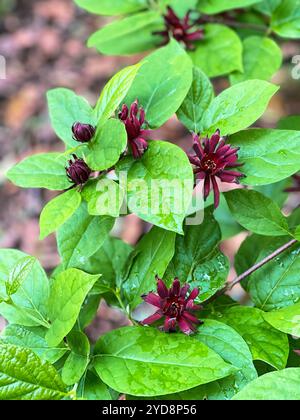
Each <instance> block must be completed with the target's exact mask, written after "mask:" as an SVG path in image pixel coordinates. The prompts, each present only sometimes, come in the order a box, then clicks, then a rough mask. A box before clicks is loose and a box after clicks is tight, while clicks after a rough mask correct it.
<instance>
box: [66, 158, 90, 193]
mask: <svg viewBox="0 0 300 420" xmlns="http://www.w3.org/2000/svg"><path fill="white" fill-rule="evenodd" d="M72 156H73V160H72V159H70V160H69V162H68V163H69V166H68V167H66V172H67V176H68V178H69V180H70V182H72V183H73V184H74V185H80V186H83V185H84V184H85V183H86V182H87V181H88V180H89V178H90V175H91V173H92V170H91V169H90V168H89V167H88V165H87V164H86V163H85V161H84V160H83V159H79V158H78V157H77V156H76V155H72Z"/></svg>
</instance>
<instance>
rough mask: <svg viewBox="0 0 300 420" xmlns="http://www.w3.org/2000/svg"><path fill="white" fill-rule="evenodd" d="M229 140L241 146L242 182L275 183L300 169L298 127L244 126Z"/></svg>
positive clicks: (252, 183)
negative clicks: (276, 128)
mask: <svg viewBox="0 0 300 420" xmlns="http://www.w3.org/2000/svg"><path fill="white" fill-rule="evenodd" d="M261 83H266V82H261ZM236 86H239V85H236ZM236 86H235V87H236ZM230 143H231V144H232V145H233V146H236V147H240V151H239V161H240V162H242V163H243V164H244V165H243V166H242V167H241V171H242V172H244V173H245V175H246V178H244V179H243V184H248V185H267V184H273V183H274V182H278V181H281V180H283V179H285V178H287V177H289V176H291V175H293V174H294V173H296V172H298V170H300V159H299V158H300V152H299V150H300V132H298V131H288V130H268V129H251V130H245V131H242V132H240V133H238V134H235V135H233V136H231V137H230Z"/></svg>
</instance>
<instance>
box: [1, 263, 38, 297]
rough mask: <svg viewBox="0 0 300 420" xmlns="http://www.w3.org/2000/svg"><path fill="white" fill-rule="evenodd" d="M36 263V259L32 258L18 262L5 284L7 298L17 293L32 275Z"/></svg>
mask: <svg viewBox="0 0 300 420" xmlns="http://www.w3.org/2000/svg"><path fill="white" fill-rule="evenodd" d="M35 263H36V259H35V258H34V257H30V256H28V257H24V258H22V259H21V260H18V262H17V263H16V265H15V266H14V267H13V269H12V270H11V271H10V273H9V277H8V280H7V281H6V282H5V287H6V293H7V296H11V295H14V294H15V293H17V291H18V290H19V288H20V287H21V286H22V284H23V283H24V281H25V280H26V279H27V277H28V276H29V274H30V273H31V271H32V269H33V266H34V265H35Z"/></svg>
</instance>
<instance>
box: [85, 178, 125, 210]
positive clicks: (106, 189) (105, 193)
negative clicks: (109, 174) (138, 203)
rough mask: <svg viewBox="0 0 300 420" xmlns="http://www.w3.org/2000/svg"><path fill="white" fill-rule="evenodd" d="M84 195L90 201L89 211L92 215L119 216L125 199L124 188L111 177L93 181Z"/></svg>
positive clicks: (86, 188)
mask: <svg viewBox="0 0 300 420" xmlns="http://www.w3.org/2000/svg"><path fill="white" fill-rule="evenodd" d="M82 195H83V198H84V199H85V201H86V202H87V203H88V213H89V214H90V215H92V216H112V217H119V215H120V211H121V207H122V204H123V202H124V199H125V191H124V189H123V188H121V187H120V184H119V183H117V182H115V181H113V180H112V179H110V178H101V179H98V180H93V181H91V182H90V183H89V184H88V185H87V186H86V187H85V188H84V190H83V192H82Z"/></svg>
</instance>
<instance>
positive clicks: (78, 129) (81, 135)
mask: <svg viewBox="0 0 300 420" xmlns="http://www.w3.org/2000/svg"><path fill="white" fill-rule="evenodd" d="M72 132H73V139H74V140H75V141H79V142H80V143H88V142H89V141H90V140H92V138H93V137H94V135H95V132H96V128H95V127H93V126H92V125H90V124H82V123H80V122H76V123H74V124H73V126H72Z"/></svg>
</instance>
